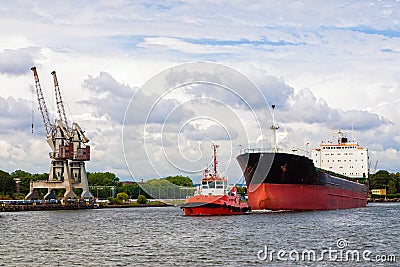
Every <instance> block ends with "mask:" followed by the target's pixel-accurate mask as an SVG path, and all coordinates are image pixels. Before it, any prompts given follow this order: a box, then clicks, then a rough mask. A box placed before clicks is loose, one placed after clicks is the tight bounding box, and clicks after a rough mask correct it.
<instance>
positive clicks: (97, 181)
mask: <svg viewBox="0 0 400 267" xmlns="http://www.w3.org/2000/svg"><path fill="white" fill-rule="evenodd" d="M87 176H88V182H89V185H90V186H102V185H106V186H115V185H117V184H118V182H119V178H118V177H117V176H116V175H115V174H114V173H111V172H94V173H90V172H88V173H87Z"/></svg>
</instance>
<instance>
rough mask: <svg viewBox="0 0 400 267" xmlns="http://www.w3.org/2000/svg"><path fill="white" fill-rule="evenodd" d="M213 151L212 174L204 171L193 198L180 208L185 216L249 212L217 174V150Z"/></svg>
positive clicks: (247, 207)
mask: <svg viewBox="0 0 400 267" xmlns="http://www.w3.org/2000/svg"><path fill="white" fill-rule="evenodd" d="M218 147H219V146H218V145H215V144H213V149H214V173H209V170H208V168H207V169H206V170H205V171H204V178H203V179H202V180H201V184H200V186H199V187H198V188H197V191H196V193H195V195H194V196H193V197H190V198H188V199H187V200H186V202H185V203H184V204H183V205H182V206H181V208H182V209H183V210H184V212H185V215H189V216H204V215H239V214H245V213H246V212H247V211H250V208H249V206H248V205H247V202H246V201H245V200H242V199H240V195H239V194H238V193H237V189H236V187H235V186H228V180H227V179H226V178H224V177H220V176H219V175H218V173H217V148H218Z"/></svg>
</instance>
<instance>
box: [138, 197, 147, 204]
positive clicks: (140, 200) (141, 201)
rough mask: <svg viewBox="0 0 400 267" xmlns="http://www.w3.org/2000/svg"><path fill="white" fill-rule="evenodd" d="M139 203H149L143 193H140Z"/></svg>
mask: <svg viewBox="0 0 400 267" xmlns="http://www.w3.org/2000/svg"><path fill="white" fill-rule="evenodd" d="M137 203H138V204H146V203H147V198H146V197H145V196H143V195H139V196H138V198H137Z"/></svg>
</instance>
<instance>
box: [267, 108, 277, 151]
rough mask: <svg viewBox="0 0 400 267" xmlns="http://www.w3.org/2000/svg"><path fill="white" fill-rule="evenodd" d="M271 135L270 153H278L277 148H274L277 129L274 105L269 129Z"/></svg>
mask: <svg viewBox="0 0 400 267" xmlns="http://www.w3.org/2000/svg"><path fill="white" fill-rule="evenodd" d="M269 128H270V129H271V130H272V132H273V134H272V138H273V140H272V152H278V148H277V147H276V130H278V129H279V126H278V125H275V105H272V125H271V126H270V127H269Z"/></svg>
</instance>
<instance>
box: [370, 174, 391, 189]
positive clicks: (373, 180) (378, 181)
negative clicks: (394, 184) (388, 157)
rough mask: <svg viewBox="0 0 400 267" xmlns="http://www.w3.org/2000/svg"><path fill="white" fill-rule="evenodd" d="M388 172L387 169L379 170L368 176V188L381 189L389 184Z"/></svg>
mask: <svg viewBox="0 0 400 267" xmlns="http://www.w3.org/2000/svg"><path fill="white" fill-rule="evenodd" d="M389 181H390V174H389V172H388V171H385V170H380V171H377V172H376V173H375V174H372V175H371V176H370V177H369V185H370V189H383V188H385V186H387V185H388V184H389Z"/></svg>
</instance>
